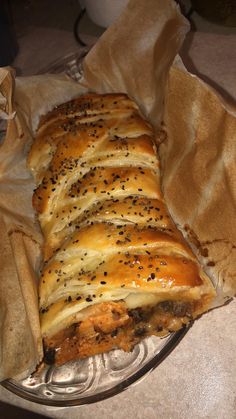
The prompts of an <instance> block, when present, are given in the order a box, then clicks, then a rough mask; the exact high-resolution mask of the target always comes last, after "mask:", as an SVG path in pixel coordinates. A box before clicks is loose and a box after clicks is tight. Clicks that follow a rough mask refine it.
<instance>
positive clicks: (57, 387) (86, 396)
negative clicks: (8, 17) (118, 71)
mask: <svg viewBox="0 0 236 419" xmlns="http://www.w3.org/2000/svg"><path fill="white" fill-rule="evenodd" d="M87 52H88V48H86V47H85V48H81V49H78V52H77V53H75V54H70V55H67V56H66V57H64V58H62V59H60V60H57V61H55V62H54V63H52V64H51V65H50V66H49V67H46V68H43V69H42V70H41V71H40V72H39V74H43V73H53V74H55V73H61V72H64V73H66V74H67V75H69V76H70V77H72V78H73V79H74V80H76V81H79V80H80V78H81V76H82V60H83V58H84V57H85V55H86V54H87ZM189 327H190V326H187V327H184V328H183V329H181V330H179V331H178V332H175V333H172V334H170V335H169V336H167V337H165V338H158V337H156V336H152V337H149V338H146V339H144V340H143V341H142V342H141V343H139V344H138V345H136V346H135V348H134V350H133V351H132V352H130V353H127V352H124V351H121V350H118V349H117V350H113V351H111V352H109V353H106V354H102V355H96V356H94V357H90V358H87V359H83V360H77V361H73V362H69V363H67V364H65V365H63V366H61V367H55V366H45V367H44V368H43V369H40V371H39V372H36V373H34V374H32V375H31V376H29V377H28V378H26V379H25V380H21V381H15V380H7V381H5V382H3V383H2V385H3V386H4V387H5V388H7V389H8V390H10V391H12V392H13V393H15V394H17V395H18V396H20V397H23V398H25V399H27V400H30V401H32V402H36V403H40V404H45V405H49V406H58V407H59V406H63V407H67V406H76V405H81V404H87V403H94V402H97V401H100V400H103V399H106V398H108V397H111V396H114V395H115V394H118V393H120V392H121V391H124V390H125V389H127V388H128V387H129V386H130V385H132V384H134V383H137V382H138V381H140V380H141V379H142V378H144V377H145V376H146V375H147V374H148V373H150V372H151V371H152V370H153V369H154V368H156V367H157V366H158V365H159V364H160V363H161V362H162V361H163V360H164V359H165V358H166V356H168V355H169V354H170V352H171V351H172V350H173V349H174V348H175V347H176V345H177V344H178V343H179V341H180V340H181V339H182V338H183V336H184V335H185V333H186V332H187V330H188V329H189Z"/></svg>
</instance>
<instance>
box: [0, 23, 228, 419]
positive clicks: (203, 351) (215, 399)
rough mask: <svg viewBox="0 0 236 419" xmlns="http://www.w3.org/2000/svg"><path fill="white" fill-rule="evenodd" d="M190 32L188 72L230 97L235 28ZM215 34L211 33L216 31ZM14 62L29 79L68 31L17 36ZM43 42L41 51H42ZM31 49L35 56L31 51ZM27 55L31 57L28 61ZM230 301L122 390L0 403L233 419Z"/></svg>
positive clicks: (5, 396)
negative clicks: (58, 401)
mask: <svg viewBox="0 0 236 419" xmlns="http://www.w3.org/2000/svg"><path fill="white" fill-rule="evenodd" d="M206 27H208V26H207V23H205V26H204V27H203V30H204V31H197V32H191V33H190V34H189V35H188V36H187V39H186V41H185V44H184V46H183V49H182V57H183V60H184V62H185V64H186V65H187V67H188V69H189V70H191V71H192V72H194V73H195V74H198V75H201V77H202V78H203V79H204V80H205V81H207V82H209V83H210V84H211V85H213V86H214V87H215V88H216V89H218V90H219V91H220V92H221V94H223V95H224V96H225V97H226V98H227V99H228V100H229V101H231V102H235V100H236V28H233V29H229V30H228V31H226V30H224V29H223V30H222V31H221V29H218V28H216V26H215V25H209V28H210V29H209V30H212V32H206V30H205V28H206ZM216 29H217V30H216ZM19 44H20V52H19V54H18V56H17V57H16V59H15V62H14V65H15V67H16V68H17V69H18V72H19V73H21V74H22V75H29V74H35V73H37V72H38V71H39V69H40V68H43V67H45V66H46V65H47V64H50V62H52V61H54V60H55V59H57V58H59V57H61V56H63V55H65V54H68V53H72V52H76V51H77V50H78V45H77V43H76V41H75V39H74V37H73V34H72V32H71V31H68V30H65V29H61V28H46V27H43V26H38V27H35V28H33V30H32V31H31V32H30V33H25V34H23V36H22V37H21V38H20V39H19ZM45 45H47V48H45ZM36 51H37V54H36V53H35V52H36ZM32 55H34V60H32ZM235 330H236V301H235V300H234V301H232V302H231V303H230V304H227V305H226V306H224V307H221V308H218V309H216V310H213V311H211V312H209V313H207V314H205V315H204V316H202V317H201V318H200V319H199V320H197V321H196V322H195V323H194V325H193V327H192V328H191V329H190V330H189V332H188V333H187V334H186V335H185V337H184V338H183V340H182V341H181V342H180V343H179V345H178V346H177V347H176V348H175V349H174V351H173V352H172V353H171V354H170V355H169V356H168V357H167V358H166V359H165V361H164V362H163V363H162V364H161V365H160V366H159V367H158V368H156V369H155V370H154V371H153V372H152V373H150V374H149V375H148V376H146V377H144V378H143V379H142V380H141V381H140V382H138V383H136V384H135V385H133V386H132V387H130V388H129V389H127V390H126V391H124V392H123V393H120V394H118V395H117V396H115V397H113V398H111V399H107V400H105V401H102V402H99V403H96V404H92V405H87V406H79V407H73V408H53V407H46V406H41V405H37V404H34V403H31V402H27V401H26V400H23V399H21V398H19V397H17V396H15V395H14V394H12V393H10V392H9V391H7V390H6V389H4V388H3V387H1V386H0V400H2V401H4V402H5V403H10V404H13V405H16V406H18V407H22V408H25V409H27V410H31V411H34V412H37V413H41V414H43V415H45V416H48V417H51V418H64V417H66V418H68V419H74V418H81V419H82V418H86V419H89V418H94V417H96V418H99V419H100V418H119V419H123V418H124V419H126V418H127V417H130V418H134V417H135V418H137V419H138V418H149V419H154V418H163V419H167V418H168V419H170V418H173V419H180V418H181V419H185V418H186V419H189V418H190V417H191V418H193V419H198V418H209V419H213V418H214V419H225V418H227V419H235V418H236V357H235V346H236V334H235Z"/></svg>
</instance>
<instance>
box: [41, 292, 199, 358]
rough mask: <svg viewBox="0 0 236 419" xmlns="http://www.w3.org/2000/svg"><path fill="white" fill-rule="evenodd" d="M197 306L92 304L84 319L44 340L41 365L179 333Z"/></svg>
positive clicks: (175, 303) (182, 303)
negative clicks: (43, 355) (152, 337)
mask: <svg viewBox="0 0 236 419" xmlns="http://www.w3.org/2000/svg"><path fill="white" fill-rule="evenodd" d="M198 304H199V302H194V303H193V302H188V301H162V302H160V303H158V304H157V305H155V306H146V307H138V308H135V309H131V310H130V309H128V307H127V305H126V303H125V302H124V301H122V300H120V301H118V302H109V303H101V304H96V305H94V306H92V307H90V308H89V312H88V317H85V319H84V320H82V321H81V322H78V323H74V324H72V325H71V326H70V327H68V328H65V329H64V330H61V331H60V332H58V333H57V334H56V335H54V336H53V337H51V338H46V339H45V340H44V343H45V362H46V363H48V364H54V363H55V364H57V365H61V364H64V363H65V362H67V361H70V360H73V359H76V358H78V357H79V358H84V357H87V356H92V355H95V354H98V353H103V352H107V351H110V350H111V349H115V348H120V349H123V350H124V351H130V350H132V349H133V347H134V345H136V344H137V343H138V342H139V341H140V340H141V339H143V338H144V337H147V336H151V335H156V336H165V335H166V334H168V333H169V332H173V331H176V330H179V329H180V328H181V327H182V325H184V324H186V323H188V322H189V320H190V319H191V318H192V313H193V312H194V311H195V310H196V307H197V305H198Z"/></svg>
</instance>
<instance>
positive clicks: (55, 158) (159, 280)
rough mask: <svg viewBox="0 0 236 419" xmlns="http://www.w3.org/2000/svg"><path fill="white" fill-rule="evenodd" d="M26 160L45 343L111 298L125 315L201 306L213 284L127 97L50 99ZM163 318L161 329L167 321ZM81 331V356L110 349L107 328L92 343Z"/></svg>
mask: <svg viewBox="0 0 236 419" xmlns="http://www.w3.org/2000/svg"><path fill="white" fill-rule="evenodd" d="M29 166H30V168H31V170H32V172H33V174H34V176H35V179H36V181H37V182H38V183H39V184H38V187H37V189H36V191H35V193H34V197H33V204H34V207H35V208H36V210H37V212H38V213H39V220H40V223H41V227H42V230H43V233H44V238H45V246H44V259H45V264H44V267H43V270H42V278H41V283H40V307H41V318H42V332H43V335H44V337H45V339H46V341H47V342H49V340H50V339H52V340H51V341H50V342H54V343H55V339H54V336H61V334H63V333H62V332H61V331H62V330H64V328H69V327H70V326H71V325H72V324H73V323H76V324H77V323H78V322H82V324H83V325H84V326H83V327H84V328H85V329H86V327H87V326H88V324H90V323H91V321H92V320H91V319H92V318H91V316H92V314H91V308H92V307H98V310H100V309H101V308H102V307H106V310H107V307H110V306H109V304H110V305H112V304H115V305H117V306H119V307H123V308H124V307H126V308H125V313H126V312H127V309H128V308H130V307H138V306H141V307H145V306H150V307H152V306H154V305H156V304H159V303H160V302H163V301H167V300H168V301H169V300H171V301H172V300H174V301H184V302H185V303H186V302H189V301H190V302H191V304H192V305H191V307H192V308H191V316H192V317H193V318H194V317H196V315H198V314H200V313H202V312H203V311H206V310H207V308H208V306H209V302H210V300H211V299H212V298H213V296H214V290H213V287H212V285H211V284H210V281H209V279H208V278H207V277H206V276H205V274H204V273H203V272H202V271H201V269H200V267H199V265H198V263H197V261H196V259H195V257H194V255H193V253H192V251H191V250H190V248H189V247H188V245H187V244H186V242H185V241H184V239H183V237H182V235H181V234H180V232H179V231H178V230H177V228H176V226H175V225H174V223H173V221H172V220H171V219H170V217H169V214H168V211H167V209H166V206H165V203H164V200H163V196H162V193H161V189H160V173H159V161H158V157H157V154H156V147H155V143H154V133H153V131H152V129H151V127H150V125H149V124H148V123H147V122H146V121H145V120H144V119H143V118H142V116H141V115H140V113H139V111H138V109H137V106H136V105H135V104H134V103H133V102H132V101H131V100H130V99H129V98H128V97H127V96H126V95H123V94H121V95H119V94H117V95H95V94H89V95H87V96H83V97H79V98H77V99H75V100H73V101H71V102H68V103H67V104H63V105H61V106H59V107H57V108H56V109H55V110H53V111H52V112H51V113H49V114H48V115H47V116H46V117H44V118H43V119H42V121H41V123H40V126H39V130H38V133H37V136H36V140H35V143H34V145H33V147H32V149H31V152H30V155H29ZM193 302H194V303H193ZM104 304H105V306H104ZM158 310H159V309H158ZM158 312H159V311H158ZM125 316H126V317H125ZM168 316H169V317H168V319H169V320H168V322H169V323H168V322H167V323H168V325H167V326H166V328H167V330H168V327H169V328H171V326H170V325H171V324H172V323H173V321H174V320H173V313H172V314H171V313H169V314H168ZM108 317H109V316H108ZM108 317H106V316H105V318H107V326H108V323H109V321H108ZM159 317H160V316H159ZM121 318H122V321H123V320H124V319H126V320H127V319H128V323H127V324H126V320H124V324H123V323H122V325H120V326H117V325H116V328H117V327H123V326H124V327H126V326H127V327H128V324H129V322H130V319H129V317H127V315H126V314H125V315H124V318H123V317H122V316H121ZM163 318H164V317H163ZM158 319H159V318H158ZM94 321H95V320H94ZM96 321H98V319H97V320H96ZM158 321H159V322H160V319H159V320H158ZM89 322H90V323H89ZM171 322H172V323H171ZM181 322H182V323H183V322H184V320H181V321H178V322H177V323H176V322H175V324H178V327H181V324H182V323H181ZM103 323H104V322H103ZM105 323H106V322H105ZM86 325H87V326H86ZM83 327H82V329H83ZM112 327H115V326H114V324H113V326H112ZM88 330H90V328H89V327H88ZM124 330H125V329H124ZM58 333H59V335H58ZM60 333H61V334H60ZM68 333H69V329H68ZM124 333H125V332H124ZM129 333H131V334H132V333H133V332H132V331H131V329H130V332H129ZM81 336H82V335H81V329H80V340H79V342H78V348H79V349H78V350H79V354H78V356H86V355H90V354H92V353H96V352H100V351H104V350H108V349H111V348H112V345H113V343H112V342H113V340H112V339H110V338H109V337H108V336H107V337H106V339H105V340H103V343H101V342H100V344H99V345H97V346H96V345H94V341H93V339H92V336H87V338H86V337H84V336H83V339H82V337H81ZM120 336H121V335H120ZM127 336H128V335H127V334H126V338H124V336H123V337H122V338H121V340H120V341H119V344H118V346H120V347H123V348H124V349H125V348H126V350H129V349H130V348H131V347H132V345H133V344H134V343H135V342H136V341H138V340H137V339H136V338H135V339H133V340H132V339H131V341H132V342H131V343H130V344H128V340H127V339H129V338H128V337H127ZM66 342H67V341H66ZM116 343H118V340H117V342H116ZM48 344H49V343H48ZM50 345H51V344H49V346H50ZM63 345H64V346H63V348H64V349H63V350H62V352H63V351H66V350H69V349H68V345H67V343H65V344H63ZM66 348H67V349H66ZM92 348H93V349H92ZM94 348H95V349H94ZM62 358H63V355H62Z"/></svg>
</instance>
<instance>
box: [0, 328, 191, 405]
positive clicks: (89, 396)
mask: <svg viewBox="0 0 236 419" xmlns="http://www.w3.org/2000/svg"><path fill="white" fill-rule="evenodd" d="M187 330H188V327H185V328H183V329H181V330H179V331H178V332H175V333H172V334H170V335H169V336H168V337H165V338H158V337H155V336H152V337H149V338H146V339H145V340H143V341H142V342H141V343H139V344H138V345H136V346H135V348H134V350H133V351H132V352H124V351H121V350H119V349H117V350H114V351H111V352H108V353H105V354H102V355H96V356H93V357H90V358H86V359H83V360H77V361H72V362H68V363H67V364H65V365H62V366H61V367H55V366H46V367H44V368H43V369H42V370H41V371H40V372H38V373H35V374H32V375H31V376H29V377H28V378H26V379H25V380H21V381H14V380H8V381H5V382H3V383H2V385H3V386H4V387H5V388H7V389H8V390H10V391H12V392H13V393H15V394H17V395H18V396H20V397H23V398H24V399H26V400H30V401H32V402H36V403H40V404H45V405H49V406H58V407H60V406H63V407H67V406H77V405H82V404H88V403H94V402H97V401H100V400H103V399H106V398H108V397H111V396H114V395H115V394H118V393H120V392H121V391H124V390H125V389H127V388H128V387H129V386H130V385H131V384H134V383H137V382H138V381H140V380H141V379H142V378H144V377H145V376H146V375H147V374H148V373H150V372H151V371H152V370H153V369H154V368H156V367H157V366H158V365H159V364H160V363H161V362H162V361H163V360H164V359H165V358H166V356H168V355H169V354H170V352H171V351H172V350H173V349H174V348H175V346H176V345H177V344H178V343H179V341H180V340H181V339H182V338H183V336H184V335H185V333H186V331H187Z"/></svg>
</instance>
